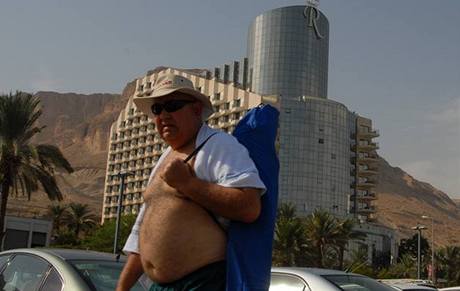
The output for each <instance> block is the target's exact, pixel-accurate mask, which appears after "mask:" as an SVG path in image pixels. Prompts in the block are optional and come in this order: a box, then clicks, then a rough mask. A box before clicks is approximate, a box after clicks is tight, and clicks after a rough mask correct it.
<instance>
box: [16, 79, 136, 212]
mask: <svg viewBox="0 0 460 291" xmlns="http://www.w3.org/2000/svg"><path fill="white" fill-rule="evenodd" d="M134 89H135V83H134V82H131V83H128V84H127V85H126V87H125V89H124V90H123V92H122V94H121V95H117V94H91V95H82V94H74V93H65V94H61V93H56V92H37V94H36V95H37V96H38V97H39V98H40V101H41V108H42V111H43V114H42V116H41V117H40V119H39V123H40V125H42V126H43V125H44V126H46V127H45V128H44V129H43V130H42V132H41V133H40V134H38V135H37V138H36V139H35V140H34V142H36V143H47V144H54V145H57V146H58V147H59V148H60V149H61V151H62V152H63V154H64V156H65V157H66V158H67V159H68V160H69V162H70V163H71V165H72V166H73V168H74V170H75V171H74V173H72V174H61V173H58V175H57V180H58V184H59V186H60V189H61V191H62V192H63V194H64V201H63V203H69V202H78V203H84V204H88V205H89V206H90V208H91V210H92V211H93V212H94V213H95V214H96V215H97V216H98V217H100V214H101V209H102V199H103V197H102V193H103V188H104V181H105V180H104V179H105V170H106V165H107V161H106V160H107V151H108V150H107V147H108V138H109V132H110V126H111V125H112V123H113V122H114V121H115V120H116V118H118V115H119V113H120V111H121V110H122V108H124V106H125V105H126V102H127V101H128V98H129V96H131V95H132V94H133V92H134ZM50 203H51V202H50V201H49V200H48V199H47V198H46V195H45V194H44V193H43V192H38V193H34V194H33V195H32V197H31V200H30V201H28V200H27V199H26V198H25V197H11V198H10V200H9V201H8V214H9V215H18V216H25V217H40V216H43V215H44V214H45V213H46V211H47V207H48V205H49V204H50Z"/></svg>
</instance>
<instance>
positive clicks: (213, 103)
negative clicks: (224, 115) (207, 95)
mask: <svg viewBox="0 0 460 291" xmlns="http://www.w3.org/2000/svg"><path fill="white" fill-rule="evenodd" d="M225 102H227V100H225V99H224V98H221V99H219V100H217V99H212V100H211V104H212V105H213V106H218V105H222V104H224V103H225Z"/></svg>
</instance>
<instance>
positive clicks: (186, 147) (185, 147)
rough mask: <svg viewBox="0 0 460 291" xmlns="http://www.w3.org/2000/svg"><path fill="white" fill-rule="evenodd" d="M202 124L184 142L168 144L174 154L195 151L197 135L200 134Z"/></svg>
mask: <svg viewBox="0 0 460 291" xmlns="http://www.w3.org/2000/svg"><path fill="white" fill-rule="evenodd" d="M202 126H203V124H200V126H199V127H198V129H197V130H196V131H195V133H194V134H193V135H192V136H191V137H190V138H189V139H188V140H186V141H184V142H182V143H181V144H178V145H174V144H170V146H171V148H172V149H173V150H174V151H176V152H182V153H187V152H189V151H193V150H194V149H195V144H196V139H197V137H198V133H199V132H200V129H201V127H202Z"/></svg>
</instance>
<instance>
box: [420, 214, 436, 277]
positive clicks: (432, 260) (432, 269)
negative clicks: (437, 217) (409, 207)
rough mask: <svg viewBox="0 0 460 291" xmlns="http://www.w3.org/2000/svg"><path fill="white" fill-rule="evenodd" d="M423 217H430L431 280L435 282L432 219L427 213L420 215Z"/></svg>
mask: <svg viewBox="0 0 460 291" xmlns="http://www.w3.org/2000/svg"><path fill="white" fill-rule="evenodd" d="M422 218H423V219H431V280H432V281H433V282H435V280H436V279H435V278H436V277H435V270H436V269H435V267H434V219H433V217H431V216H428V215H422Z"/></svg>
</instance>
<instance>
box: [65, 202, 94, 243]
mask: <svg viewBox="0 0 460 291" xmlns="http://www.w3.org/2000/svg"><path fill="white" fill-rule="evenodd" d="M65 222H66V224H67V227H68V229H69V230H73V232H74V234H75V238H77V239H78V237H79V235H80V232H81V231H87V230H89V229H90V228H91V227H93V226H94V225H96V217H95V216H94V215H93V214H92V213H91V210H90V209H89V208H88V204H80V203H70V204H69V214H68V215H67V216H66V218H65Z"/></svg>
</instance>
